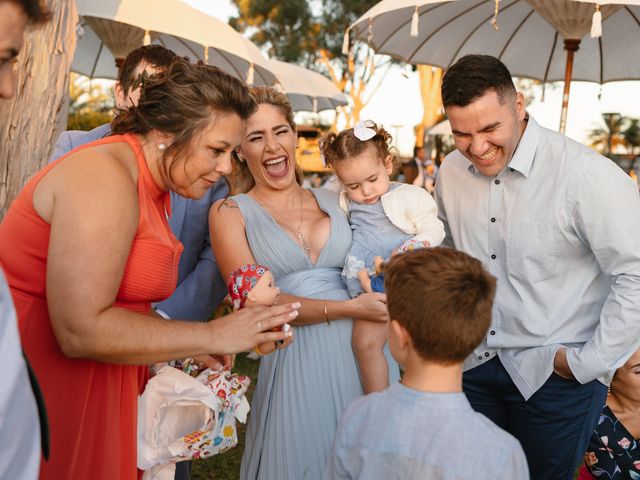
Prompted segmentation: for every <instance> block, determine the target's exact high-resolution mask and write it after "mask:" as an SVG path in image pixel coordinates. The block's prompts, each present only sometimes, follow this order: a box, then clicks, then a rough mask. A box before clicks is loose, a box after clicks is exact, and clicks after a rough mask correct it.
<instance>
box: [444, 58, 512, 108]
mask: <svg viewBox="0 0 640 480" xmlns="http://www.w3.org/2000/svg"><path fill="white" fill-rule="evenodd" d="M490 90H493V91H495V92H496V93H497V94H498V99H499V100H500V103H504V101H505V98H506V97H510V96H512V95H515V94H516V87H515V86H514V84H513V79H512V78H511V73H510V72H509V69H508V68H507V67H506V65H505V64H504V63H502V62H501V61H500V60H498V59H497V58H496V57H492V56H491V55H465V56H464V57H462V58H460V59H459V60H458V61H457V62H456V63H454V64H453V65H451V66H450V67H449V68H448V69H447V71H446V72H445V74H444V77H442V87H441V94H442V105H443V107H444V108H445V109H446V108H447V107H452V106H455V107H466V106H467V105H469V104H470V103H472V102H474V101H475V100H477V99H478V98H480V97H482V96H483V95H484V94H485V93H487V92H489V91H490Z"/></svg>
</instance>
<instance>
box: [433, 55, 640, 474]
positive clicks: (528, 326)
mask: <svg viewBox="0 0 640 480" xmlns="http://www.w3.org/2000/svg"><path fill="white" fill-rule="evenodd" d="M442 98H443V104H444V107H445V111H446V113H447V116H448V118H449V121H450V123H451V128H452V131H453V135H454V140H455V143H456V147H457V150H456V151H454V152H452V153H451V154H449V155H448V156H447V158H446V160H445V161H444V162H443V164H442V166H441V168H440V171H439V174H438V179H437V182H436V195H437V200H438V206H439V209H440V212H439V215H440V218H441V220H442V221H443V222H444V224H445V229H446V232H447V237H446V239H445V244H448V245H450V246H453V247H455V248H457V249H459V250H462V251H465V252H467V253H469V254H471V255H473V256H475V257H476V258H478V259H480V260H482V261H483V262H484V263H485V265H486V266H487V268H488V269H489V271H490V272H491V273H492V274H493V275H495V276H496V278H497V279H498V290H497V294H496V300H495V304H494V309H493V318H492V323H491V327H490V328H489V334H488V335H487V336H486V337H485V339H484V340H483V342H482V343H481V344H480V346H479V347H478V348H477V349H476V350H475V351H474V353H473V355H471V356H470V357H469V358H468V359H467V362H466V364H465V369H466V373H465V377H464V390H465V393H466V394H467V397H468V398H469V400H470V402H471V404H472V405H473V407H474V408H475V409H476V410H478V411H480V412H482V413H484V414H485V415H487V416H488V417H489V418H491V419H492V420H493V421H494V422H496V424H497V425H499V426H502V427H503V428H505V429H506V430H507V431H509V432H510V433H512V434H513V435H514V436H515V437H516V438H518V440H520V442H521V443H522V446H523V448H524V450H525V453H526V454H527V458H528V462H529V468H530V470H531V475H532V478H540V479H545V480H547V479H552V478H553V479H555V478H561V479H571V478H573V473H574V470H575V467H576V465H577V464H578V463H579V461H580V459H581V458H582V455H583V453H584V451H585V448H586V444H587V441H588V438H589V435H590V433H591V431H592V430H593V427H594V425H595V423H596V420H597V418H598V415H599V412H600V409H601V408H602V406H603V404H604V401H605V396H606V386H605V385H607V384H608V383H609V381H610V379H611V376H612V374H613V372H614V371H615V369H616V368H618V367H619V366H621V365H622V364H623V363H624V362H625V361H626V360H627V358H628V357H629V356H630V355H631V354H632V353H633V352H634V351H635V350H636V349H637V348H638V346H639V344H640V309H639V308H638V305H640V242H639V241H638V239H639V238H640V199H639V197H638V189H637V187H636V186H635V184H634V182H633V181H632V180H631V179H630V178H629V177H628V176H627V175H626V174H624V172H622V170H620V169H619V168H618V167H617V166H616V165H615V164H614V163H613V162H611V161H610V160H609V159H607V158H605V157H603V156H601V155H599V154H597V153H596V152H594V151H593V150H591V149H589V148H587V147H585V146H584V145H581V144H579V143H577V142H574V141H572V140H570V139H568V138H567V137H565V136H563V135H560V134H558V133H556V132H553V131H550V130H547V129H545V128H542V127H541V126H540V125H538V123H537V122H536V121H535V120H534V119H533V118H531V117H529V116H528V115H527V113H526V111H525V103H524V97H523V96H522V94H521V93H516V90H515V87H514V86H513V82H512V80H511V76H510V73H509V71H508V70H507V68H506V67H505V66H504V65H503V64H502V63H501V62H500V61H499V60H498V59H496V58H494V57H490V56H485V55H469V56H466V57H463V58H461V59H460V60H458V62H456V63H455V64H454V65H453V66H451V67H450V68H449V70H448V71H447V73H446V74H445V76H444V78H443V84H442Z"/></svg>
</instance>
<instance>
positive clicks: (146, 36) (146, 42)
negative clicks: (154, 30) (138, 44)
mask: <svg viewBox="0 0 640 480" xmlns="http://www.w3.org/2000/svg"><path fill="white" fill-rule="evenodd" d="M150 43H151V35H150V34H149V30H145V31H144V38H143V39H142V45H149V44H150Z"/></svg>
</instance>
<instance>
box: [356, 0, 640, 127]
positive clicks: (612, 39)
mask: <svg viewBox="0 0 640 480" xmlns="http://www.w3.org/2000/svg"><path fill="white" fill-rule="evenodd" d="M634 1H635V2H637V0H630V2H634ZM630 2H626V3H630ZM498 5H499V13H498V15H497V29H495V28H494V25H493V24H492V20H493V19H494V10H495V7H496V1H495V0H450V1H436V0H383V1H382V2H380V3H378V4H376V5H375V6H374V7H373V8H371V9H370V10H369V11H368V12H367V13H365V14H364V15H363V16H362V17H360V18H359V19H358V20H357V21H356V22H355V23H354V24H353V25H351V27H350V29H349V31H350V34H351V37H352V38H355V39H359V40H362V41H366V42H367V43H368V44H369V45H370V46H371V47H372V48H373V49H374V50H375V51H376V52H377V53H381V54H387V55H390V56H392V57H394V58H398V59H401V60H404V61H406V62H409V63H417V64H429V65H436V66H439V67H442V68H447V67H449V66H450V65H451V64H453V63H454V62H455V61H456V60H457V59H458V58H460V57H462V56H464V55H467V54H473V53H480V54H487V55H493V56H495V57H498V58H499V59H500V60H502V62H504V64H505V65H507V67H508V68H509V70H510V71H511V73H512V74H513V75H514V76H517V77H525V78H533V79H537V80H540V81H543V82H549V81H558V80H564V81H565V94H564V98H563V110H562V115H561V124H560V130H561V131H564V126H565V123H566V110H567V107H568V98H569V86H570V83H571V80H572V79H573V80H582V81H590V82H598V83H605V82H612V81H618V80H635V79H640V21H639V20H640V6H630V5H603V6H602V7H601V8H600V10H601V15H602V30H603V35H602V37H598V38H591V37H590V35H589V31H590V29H591V20H592V15H593V11H594V6H593V5H589V4H586V3H580V2H574V1H567V0H501V1H499V2H498ZM412 33H413V35H412ZM563 50H566V52H564V51H563Z"/></svg>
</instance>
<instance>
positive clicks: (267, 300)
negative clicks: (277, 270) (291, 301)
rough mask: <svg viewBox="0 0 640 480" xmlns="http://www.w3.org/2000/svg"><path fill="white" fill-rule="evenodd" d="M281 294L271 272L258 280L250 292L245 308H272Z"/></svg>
mask: <svg viewBox="0 0 640 480" xmlns="http://www.w3.org/2000/svg"><path fill="white" fill-rule="evenodd" d="M279 293H280V289H279V288H278V287H276V285H275V282H274V280H273V274H272V273H271V272H265V274H264V275H263V276H262V277H260V278H259V279H258V282H257V283H256V284H255V286H254V287H253V288H252V289H251V290H249V293H248V295H247V300H246V302H245V306H250V305H264V306H267V307H270V306H271V305H273V304H274V303H276V298H277V297H278V294H279Z"/></svg>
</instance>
